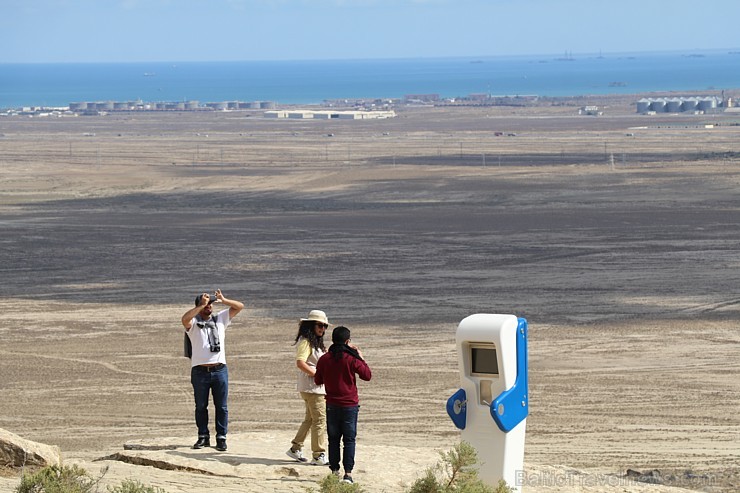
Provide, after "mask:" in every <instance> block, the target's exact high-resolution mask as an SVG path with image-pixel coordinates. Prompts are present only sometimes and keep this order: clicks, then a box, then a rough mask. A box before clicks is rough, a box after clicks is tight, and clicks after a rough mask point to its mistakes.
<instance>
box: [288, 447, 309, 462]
mask: <svg viewBox="0 0 740 493" xmlns="http://www.w3.org/2000/svg"><path fill="white" fill-rule="evenodd" d="M285 454H286V455H287V456H288V457H290V458H291V459H295V460H297V461H298V462H306V461H308V459H306V458H305V457H303V452H302V451H301V450H293V449H292V448H289V449H288V451H287V452H285Z"/></svg>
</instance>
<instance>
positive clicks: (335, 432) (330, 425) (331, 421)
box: [326, 404, 360, 474]
mask: <svg viewBox="0 0 740 493" xmlns="http://www.w3.org/2000/svg"><path fill="white" fill-rule="evenodd" d="M359 412H360V406H354V407H337V406H331V405H329V404H327V405H326V432H327V435H329V467H330V468H331V470H332V471H338V470H339V457H340V451H339V441H340V440H341V441H343V442H344V454H343V455H342V465H343V466H344V473H345V474H349V473H351V472H352V469H353V468H354V467H355V440H356V438H357V414H358V413H359Z"/></svg>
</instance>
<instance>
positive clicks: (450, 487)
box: [306, 442, 515, 493]
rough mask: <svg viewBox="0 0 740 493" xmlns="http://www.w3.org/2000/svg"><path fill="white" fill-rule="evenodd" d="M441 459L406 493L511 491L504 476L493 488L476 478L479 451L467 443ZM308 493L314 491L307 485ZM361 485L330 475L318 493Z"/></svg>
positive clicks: (356, 492) (351, 490)
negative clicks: (345, 481) (348, 482)
mask: <svg viewBox="0 0 740 493" xmlns="http://www.w3.org/2000/svg"><path fill="white" fill-rule="evenodd" d="M440 456H441V458H440V461H439V462H438V463H437V464H435V465H434V466H432V467H430V468H428V469H427V470H426V472H425V473H424V476H422V477H421V478H419V479H417V480H416V481H414V483H413V484H412V485H411V487H410V488H409V489H407V490H406V492H405V493H514V491H515V490H514V488H512V487H510V486H509V485H507V484H506V481H504V480H503V479H502V480H501V481H499V483H498V485H496V487H495V488H494V487H492V486H490V485H488V484H486V483H484V482H483V481H482V480H481V479H480V478H479V477H478V470H477V468H476V467H475V465H476V464H477V463H478V453H477V452H476V451H475V448H473V447H472V446H471V445H470V444H469V443H466V442H461V443H460V444H459V445H457V446H455V447H454V448H453V449H452V450H450V451H448V452H440ZM306 491H307V492H308V493H315V490H314V489H313V488H307V489H306ZM364 491H365V490H363V489H362V487H361V486H360V485H358V484H357V483H355V484H347V483H343V482H342V481H341V480H340V479H339V478H338V477H337V476H334V475H333V474H330V475H328V476H326V477H325V478H324V479H322V480H321V482H319V493H364Z"/></svg>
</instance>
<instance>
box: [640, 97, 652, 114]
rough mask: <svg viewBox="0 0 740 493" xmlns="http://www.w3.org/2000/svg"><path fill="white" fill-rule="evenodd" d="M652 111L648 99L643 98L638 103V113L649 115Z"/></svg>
mask: <svg viewBox="0 0 740 493" xmlns="http://www.w3.org/2000/svg"><path fill="white" fill-rule="evenodd" d="M648 111H650V100H649V99H646V98H642V99H641V100H639V101H638V102H637V112H638V113H647V112H648Z"/></svg>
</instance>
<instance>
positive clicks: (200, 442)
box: [193, 437, 211, 448]
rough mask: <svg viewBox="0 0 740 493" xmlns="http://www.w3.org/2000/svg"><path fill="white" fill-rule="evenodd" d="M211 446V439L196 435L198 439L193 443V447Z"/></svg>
mask: <svg viewBox="0 0 740 493" xmlns="http://www.w3.org/2000/svg"><path fill="white" fill-rule="evenodd" d="M210 446H211V439H210V438H209V437H198V441H197V442H195V445H193V448H203V447H210Z"/></svg>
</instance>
